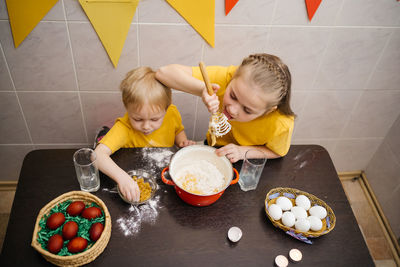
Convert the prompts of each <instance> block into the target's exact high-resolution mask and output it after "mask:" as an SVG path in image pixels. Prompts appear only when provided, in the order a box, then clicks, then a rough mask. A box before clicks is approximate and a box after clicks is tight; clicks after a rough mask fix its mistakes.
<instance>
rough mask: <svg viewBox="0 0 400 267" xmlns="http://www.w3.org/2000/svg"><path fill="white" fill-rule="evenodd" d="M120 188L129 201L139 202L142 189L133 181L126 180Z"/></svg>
mask: <svg viewBox="0 0 400 267" xmlns="http://www.w3.org/2000/svg"><path fill="white" fill-rule="evenodd" d="M118 187H119V190H120V191H121V193H122V195H123V196H124V197H125V198H126V199H127V200H129V201H139V199H140V189H139V186H138V185H137V183H136V182H135V181H134V180H133V179H124V180H123V181H122V182H121V183H118Z"/></svg>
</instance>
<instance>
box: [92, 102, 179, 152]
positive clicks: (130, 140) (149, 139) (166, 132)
mask: <svg viewBox="0 0 400 267" xmlns="http://www.w3.org/2000/svg"><path fill="white" fill-rule="evenodd" d="M183 129H184V127H183V125H182V118H181V115H180V113H179V111H178V109H177V108H176V106H175V105H170V106H169V107H168V109H167V112H166V113H165V116H164V119H163V122H162V124H161V127H160V128H159V129H157V130H155V131H154V132H152V133H151V134H149V135H144V134H143V133H142V132H140V131H137V130H135V129H133V128H132V126H131V123H130V122H129V117H128V113H126V114H125V115H124V116H123V117H121V118H118V119H117V120H116V122H115V124H114V126H113V127H112V128H111V129H110V131H109V132H108V133H107V134H106V135H105V136H104V137H103V139H101V140H100V143H101V144H104V145H106V146H107V147H108V148H109V149H111V151H112V153H114V152H115V151H117V150H118V149H120V148H129V147H172V146H173V145H174V144H175V136H176V135H177V134H178V133H180V132H181V131H183Z"/></svg>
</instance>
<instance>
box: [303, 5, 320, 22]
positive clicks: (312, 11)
mask: <svg viewBox="0 0 400 267" xmlns="http://www.w3.org/2000/svg"><path fill="white" fill-rule="evenodd" d="M321 2H322V0H306V6H307V13H308V19H309V20H310V21H311V20H312V18H313V17H314V14H315V12H316V11H317V9H318V7H319V4H321Z"/></svg>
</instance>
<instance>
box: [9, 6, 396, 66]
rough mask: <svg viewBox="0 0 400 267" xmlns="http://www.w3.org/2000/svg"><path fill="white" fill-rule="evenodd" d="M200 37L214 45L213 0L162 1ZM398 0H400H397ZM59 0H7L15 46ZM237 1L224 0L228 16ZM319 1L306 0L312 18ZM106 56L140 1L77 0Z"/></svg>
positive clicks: (114, 54) (113, 54)
mask: <svg viewBox="0 0 400 267" xmlns="http://www.w3.org/2000/svg"><path fill="white" fill-rule="evenodd" d="M165 1H166V2H167V3H168V4H169V5H170V6H171V7H172V8H174V9H175V10H176V11H177V12H178V13H179V14H180V15H181V16H182V17H183V18H184V19H185V20H186V21H187V22H188V23H189V24H190V25H191V26H192V27H193V28H194V30H196V31H197V32H198V33H199V34H200V35H201V36H202V37H203V39H204V40H205V41H206V42H207V43H208V44H209V45H210V46H211V47H214V46H215V36H214V35H215V0H202V1H188V0H165ZM397 1H399V0H397ZM57 2H58V0H18V1H16V0H6V4H7V10H8V17H9V20H10V26H11V31H12V35H13V39H14V46H15V48H18V46H19V45H20V44H21V43H22V41H23V40H24V39H25V38H26V37H27V36H28V35H29V34H30V32H31V31H32V30H33V29H34V28H35V27H36V25H37V24H38V23H39V22H40V21H41V20H42V19H43V17H44V16H45V15H46V14H47V13H48V12H49V11H50V10H51V9H52V8H53V6H54V5H55V4H56V3H57ZM238 2H239V0H225V15H226V16H227V15H228V14H229V12H230V11H231V10H232V8H233V7H234V6H235V5H236V4H237V3H238ZM321 2H322V0H305V4H306V8H307V14H308V19H309V20H310V21H311V20H312V18H313V16H314V14H315V12H316V11H317V9H318V7H319V6H320V4H321ZM79 3H80V5H81V7H82V9H83V10H84V12H85V13H86V15H87V17H88V18H89V20H90V22H91V24H92V26H93V28H94V29H95V31H96V33H97V35H98V36H99V38H100V41H101V42H102V44H103V46H104V48H105V50H106V52H107V53H108V56H109V58H110V60H111V62H112V64H113V65H114V67H115V68H116V67H117V66H118V61H119V58H120V55H121V53H122V49H123V47H124V43H125V40H126V37H127V35H128V32H129V28H130V25H131V23H132V20H133V17H134V15H135V12H136V8H137V6H138V4H139V0H79Z"/></svg>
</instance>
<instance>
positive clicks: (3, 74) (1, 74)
mask: <svg viewBox="0 0 400 267" xmlns="http://www.w3.org/2000/svg"><path fill="white" fill-rule="evenodd" d="M0 48H1V47H0ZM0 51H2V49H0ZM0 91H14V88H13V85H12V81H11V77H10V74H9V73H8V68H7V64H6V60H5V58H4V54H3V53H0Z"/></svg>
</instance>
